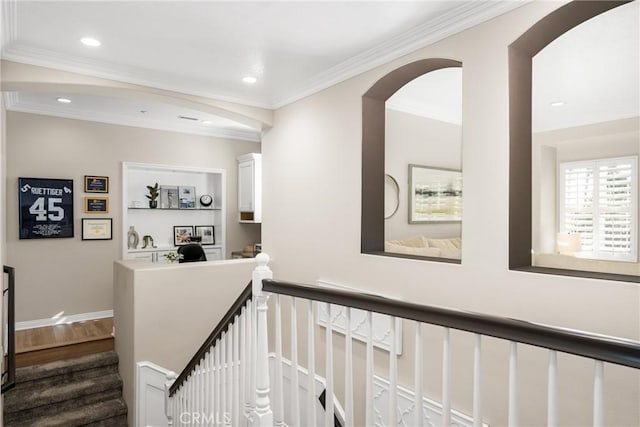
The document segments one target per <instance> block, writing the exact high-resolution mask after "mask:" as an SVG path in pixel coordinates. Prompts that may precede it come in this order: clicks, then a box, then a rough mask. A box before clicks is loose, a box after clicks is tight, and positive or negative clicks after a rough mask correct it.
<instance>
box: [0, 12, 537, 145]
mask: <svg viewBox="0 0 640 427" xmlns="http://www.w3.org/2000/svg"><path fill="white" fill-rule="evenodd" d="M526 1H527V0H524V1H451V0H448V1H306V2H300V1H294V2H284V1H255V2H245V1H233V2H231V1H227V2H223V1H199V2H193V1H90V0H87V1H16V0H4V1H3V2H2V7H3V18H4V19H3V21H4V22H3V29H4V33H3V46H2V58H3V59H7V60H10V61H15V62H21V63H27V64H32V65H40V66H46V67H50V68H55V69H61V70H65V71H72V72H79V73H82V74H87V75H92V76H97V77H103V78H109V79H114V80H118V81H123V82H128V83H134V84H142V85H145V86H151V87H157V88H161V89H167V90H173V91H178V92H183V93H187V94H195V95H199V96H204V97H209V98H213V99H218V100H225V101H232V102H237V103H241V104H245V105H251V106H258V107H264V108H278V107H281V106H283V105H286V104H288V103H291V102H293V101H295V100H297V99H300V98H302V97H305V96H307V95H310V94H312V93H315V92H317V91H319V90H322V89H324V88H326V87H329V86H331V85H333V84H336V83H338V82H340V81H343V80H346V79H348V78H350V77H353V76H355V75H357V74H359V73H362V72H364V71H367V70H369V69H372V68H374V67H376V66H378V65H381V64H383V63H386V62H388V61H390V60H392V59H395V58H398V57H400V56H402V55H404V54H407V53H409V52H411V51H414V50H415V49H418V48H420V47H423V46H426V45H428V44H430V43H433V42H435V41H437V40H440V39H442V38H444V37H447V36H449V35H451V34H455V33H457V32H459V31H462V30H464V29H466V28H469V27H472V26H474V25H477V24H479V23H481V22H484V21H486V20H488V19H491V18H493V17H495V16H497V15H500V14H502V13H504V12H506V11H509V10H511V9H514V8H516V7H519V6H521V5H522V4H524V3H525V2H526ZM86 36H90V37H94V38H96V39H98V40H100V41H101V42H102V45H101V46H100V47H93V48H92V47H87V46H84V45H83V44H81V43H80V41H79V40H80V38H82V37H86ZM245 76H252V77H255V78H257V82H256V83H255V84H252V85H251V84H246V83H244V82H243V81H242V78H243V77H245ZM61 95H64V94H61ZM9 98H10V100H9V104H10V105H8V108H9V109H11V110H16V111H32V112H38V113H44V112H45V111H49V113H50V114H55V115H60V116H63V117H75V116H74V115H76V114H79V113H82V112H83V114H82V115H81V116H82V117H77V118H83V119H87V118H90V117H93V119H94V120H98V121H107V122H110V123H111V122H114V121H117V120H120V119H121V118H122V116H127V117H128V118H127V119H126V120H125V123H124V124H132V123H137V124H138V125H139V126H149V127H155V124H157V123H158V121H163V122H164V124H165V128H166V127H171V126H173V125H175V127H176V130H180V131H184V129H185V128H188V127H189V123H184V120H182V121H179V122H178V121H177V120H178V119H177V118H176V117H177V116H176V115H175V113H176V111H174V110H172V109H171V108H168V107H166V106H162V107H161V106H155V105H150V104H148V103H146V104H144V105H143V104H140V105H133V104H132V103H129V102H125V101H118V100H117V99H107V100H105V99H104V98H103V97H96V96H84V97H82V98H77V99H76V97H75V96H74V99H73V100H72V101H73V102H72V105H64V106H60V105H58V104H57V103H56V102H54V101H52V100H55V98H56V97H52V96H51V95H50V94H38V93H24V94H23V93H19V94H12V95H11V96H10V97H9ZM141 110H144V111H147V112H148V113H145V114H141V113H140V111H141ZM164 113H167V114H168V115H167V114H164ZM181 115H185V116H193V117H196V118H198V119H200V121H199V123H191V124H192V125H195V127H194V129H193V132H195V133H205V134H206V133H208V132H210V133H211V134H213V132H214V131H215V132H218V133H220V132H222V133H224V132H226V131H229V132H231V134H235V135H237V132H239V131H240V132H245V134H244V136H245V137H246V138H245V139H255V140H259V132H260V130H259V129H254V130H253V135H250V133H251V132H250V130H247V129H240V128H237V127H234V126H231V124H230V123H229V122H226V123H222V122H218V123H217V125H211V124H210V125H208V126H202V120H205V119H209V120H211V119H212V118H211V117H210V116H207V115H205V114H195V113H194V112H193V111H191V112H185V113H183V114H181ZM149 118H153V119H154V120H149ZM154 122H155V124H154Z"/></svg>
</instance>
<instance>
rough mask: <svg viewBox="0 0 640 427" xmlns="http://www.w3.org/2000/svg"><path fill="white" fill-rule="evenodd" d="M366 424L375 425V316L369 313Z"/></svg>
mask: <svg viewBox="0 0 640 427" xmlns="http://www.w3.org/2000/svg"><path fill="white" fill-rule="evenodd" d="M365 384H366V385H365V387H366V391H365V396H366V398H365V401H366V402H365V424H366V425H368V426H372V425H374V420H375V419H374V416H373V314H372V313H371V312H370V311H367V378H366V382H365Z"/></svg>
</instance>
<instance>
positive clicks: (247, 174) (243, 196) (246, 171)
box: [238, 160, 255, 212]
mask: <svg viewBox="0 0 640 427" xmlns="http://www.w3.org/2000/svg"><path fill="white" fill-rule="evenodd" d="M254 166H255V162H254V161H253V160H246V161H242V162H240V163H239V164H238V210H239V211H240V212H253V210H254V209H255V192H254V181H255V167H254Z"/></svg>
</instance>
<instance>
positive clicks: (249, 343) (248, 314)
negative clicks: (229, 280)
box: [243, 300, 255, 419]
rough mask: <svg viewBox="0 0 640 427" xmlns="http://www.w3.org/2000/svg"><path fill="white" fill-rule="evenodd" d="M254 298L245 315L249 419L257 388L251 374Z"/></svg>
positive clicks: (246, 396)
mask: <svg viewBox="0 0 640 427" xmlns="http://www.w3.org/2000/svg"><path fill="white" fill-rule="evenodd" d="M253 302H254V301H253V300H251V301H249V303H248V304H247V312H246V316H245V327H246V329H247V334H246V336H245V347H246V349H245V350H246V351H245V353H244V356H243V358H244V360H245V383H244V389H245V398H244V402H245V408H244V410H245V414H246V415H247V419H251V416H252V414H253V407H252V406H251V401H252V399H253V395H254V393H255V390H253V389H252V388H251V376H252V370H251V367H252V366H253V361H252V359H253V349H252V347H253V325H252V323H253V322H252V320H251V319H252V318H253Z"/></svg>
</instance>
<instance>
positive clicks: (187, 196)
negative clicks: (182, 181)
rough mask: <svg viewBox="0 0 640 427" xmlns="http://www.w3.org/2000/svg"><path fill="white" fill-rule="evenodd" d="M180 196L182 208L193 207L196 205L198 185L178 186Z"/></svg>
mask: <svg viewBox="0 0 640 427" xmlns="http://www.w3.org/2000/svg"><path fill="white" fill-rule="evenodd" d="M178 193H179V196H180V209H193V208H195V207H196V187H183V186H180V187H178Z"/></svg>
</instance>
